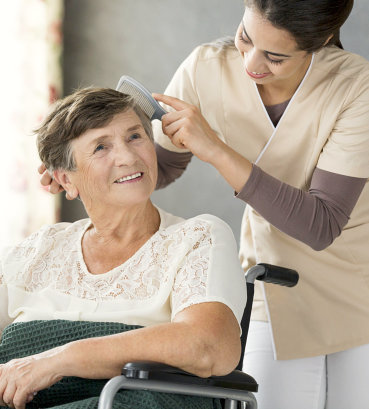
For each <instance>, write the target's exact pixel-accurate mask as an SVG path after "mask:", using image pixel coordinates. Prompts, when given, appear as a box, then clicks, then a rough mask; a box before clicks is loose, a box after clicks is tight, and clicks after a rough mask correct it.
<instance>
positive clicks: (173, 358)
mask: <svg viewBox="0 0 369 409" xmlns="http://www.w3.org/2000/svg"><path fill="white" fill-rule="evenodd" d="M239 357H240V339H239V325H238V322H237V320H236V318H235V316H234V314H233V312H232V311H231V310H230V309H229V308H228V307H227V306H226V305H224V304H222V303H219V302H207V303H200V304H196V305H192V306H190V307H188V308H185V309H184V310H183V311H181V312H179V313H178V314H177V315H176V316H175V318H174V320H173V322H171V323H167V324H160V325H154V326H151V327H146V328H142V329H137V330H133V331H129V332H125V333H121V334H116V335H109V336H105V337H97V338H90V339H84V340H79V341H74V342H71V343H68V344H66V345H64V346H62V347H57V348H54V349H52V350H49V351H46V352H43V353H41V354H37V355H33V356H30V357H27V358H22V359H16V360H12V361H10V362H8V363H7V364H5V365H0V405H1V404H2V402H1V397H2V400H3V402H12V403H13V405H14V407H15V408H17V409H24V408H25V403H26V402H27V401H28V400H30V399H31V397H32V395H33V393H34V392H37V391H39V390H41V389H44V388H47V387H49V386H51V385H52V384H54V383H55V382H57V381H59V380H60V379H61V378H62V377H64V376H77V377H82V378H91V379H100V378H111V377H113V376H116V375H119V374H120V373H121V369H122V367H123V365H124V364H125V363H127V362H130V361H137V360H148V361H158V362H163V363H166V364H168V365H173V366H176V367H179V368H181V369H183V370H185V371H188V372H191V373H194V374H197V375H199V376H203V377H207V376H210V375H223V374H226V373H228V372H230V371H232V369H233V368H234V367H235V366H236V365H237V363H238V360H239Z"/></svg>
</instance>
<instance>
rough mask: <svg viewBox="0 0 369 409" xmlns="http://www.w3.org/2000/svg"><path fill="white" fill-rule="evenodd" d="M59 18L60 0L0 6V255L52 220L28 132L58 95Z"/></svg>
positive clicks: (19, 0) (53, 203) (17, 0)
mask: <svg viewBox="0 0 369 409" xmlns="http://www.w3.org/2000/svg"><path fill="white" fill-rule="evenodd" d="M62 17H63V2H62V0H11V1H3V2H1V4H0V21H1V23H0V50H1V54H2V58H1V60H2V62H1V64H0V73H1V76H0V78H1V94H0V98H1V99H0V108H1V109H0V118H1V121H0V124H1V128H0V129H1V133H0V138H1V144H0V146H1V149H0V189H1V198H0V250H1V249H2V248H4V247H6V246H9V245H13V244H15V243H16V242H19V241H20V240H21V239H22V238H24V237H26V236H28V235H29V234H31V233H32V232H34V231H36V230H37V229H39V228H40V227H41V225H43V224H46V223H48V224H49V223H54V222H55V220H56V219H57V213H58V211H59V203H58V202H59V198H56V197H55V196H53V195H51V194H50V193H49V192H47V191H46V190H45V189H44V188H42V187H41V185H40V182H39V174H38V172H37V167H38V165H39V164H40V159H39V157H38V153H37V149H36V143H35V141H36V138H35V136H34V135H33V130H34V129H35V128H37V126H38V125H39V124H40V121H41V120H42V118H43V117H44V116H45V113H46V112H47V110H48V107H49V105H50V103H52V102H53V101H55V100H56V99H57V98H58V97H59V96H60V95H61V90H62V75H61V70H62V68H61V56H62V28H61V25H62Z"/></svg>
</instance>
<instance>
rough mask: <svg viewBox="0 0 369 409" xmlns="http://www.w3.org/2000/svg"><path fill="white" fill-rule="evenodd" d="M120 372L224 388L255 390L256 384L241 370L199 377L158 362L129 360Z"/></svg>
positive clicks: (137, 376) (129, 376) (146, 377)
mask: <svg viewBox="0 0 369 409" xmlns="http://www.w3.org/2000/svg"><path fill="white" fill-rule="evenodd" d="M122 374H123V375H124V376H125V377H126V378H134V379H152V380H160V381H170V382H180V383H181V384H188V385H189V384H191V385H203V386H214V387H220V388H226V389H237V390H245V391H249V392H257V390H258V384H257V383H256V381H255V379H254V378H252V377H251V376H250V375H247V374H245V373H243V372H241V371H237V370H235V371H233V372H231V373H230V374H228V375H224V376H210V377H208V378H200V377H198V376H196V375H193V374H190V373H188V372H185V371H182V370H181V369H179V368H175V367H173V366H169V365H165V364H162V363H158V362H147V361H146V362H145V361H140V362H130V363H128V364H126V365H125V366H124V367H123V370H122Z"/></svg>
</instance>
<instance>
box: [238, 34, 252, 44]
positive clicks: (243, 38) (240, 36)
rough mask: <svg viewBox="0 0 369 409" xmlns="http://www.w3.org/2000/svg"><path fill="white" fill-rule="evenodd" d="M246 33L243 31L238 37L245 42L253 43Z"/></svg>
mask: <svg viewBox="0 0 369 409" xmlns="http://www.w3.org/2000/svg"><path fill="white" fill-rule="evenodd" d="M244 36H245V33H244V32H243V31H242V32H241V33H240V35H239V36H238V38H239V39H240V41H241V42H242V43H244V44H251V43H250V41H249V40H248V39H247V37H246V38H245V37H244Z"/></svg>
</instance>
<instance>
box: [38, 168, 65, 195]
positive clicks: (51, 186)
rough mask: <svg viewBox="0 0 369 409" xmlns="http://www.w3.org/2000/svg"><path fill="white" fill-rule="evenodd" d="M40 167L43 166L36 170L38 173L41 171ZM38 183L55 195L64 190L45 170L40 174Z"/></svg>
mask: <svg viewBox="0 0 369 409" xmlns="http://www.w3.org/2000/svg"><path fill="white" fill-rule="evenodd" d="M42 166H43V165H41V166H40V167H39V168H38V171H39V173H41V172H40V170H42ZM40 182H41V185H42V186H46V187H48V190H49V192H50V193H53V194H56V193H60V192H62V191H63V190H64V189H63V187H62V186H60V185H59V183H58V182H57V181H56V180H55V179H53V178H52V177H51V175H50V173H49V172H48V171H47V170H44V172H43V173H42V176H41V178H40Z"/></svg>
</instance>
